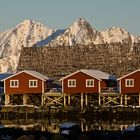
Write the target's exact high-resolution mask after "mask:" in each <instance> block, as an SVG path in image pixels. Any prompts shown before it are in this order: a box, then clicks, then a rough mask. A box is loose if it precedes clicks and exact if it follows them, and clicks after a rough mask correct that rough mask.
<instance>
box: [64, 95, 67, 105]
mask: <svg viewBox="0 0 140 140" xmlns="http://www.w3.org/2000/svg"><path fill="white" fill-rule="evenodd" d="M63 98H64V107H66V106H67V105H66V95H65V94H64V95H63Z"/></svg>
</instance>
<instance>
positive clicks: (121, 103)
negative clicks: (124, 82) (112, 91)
mask: <svg viewBox="0 0 140 140" xmlns="http://www.w3.org/2000/svg"><path fill="white" fill-rule="evenodd" d="M120 105H123V95H122V94H121V95H120Z"/></svg>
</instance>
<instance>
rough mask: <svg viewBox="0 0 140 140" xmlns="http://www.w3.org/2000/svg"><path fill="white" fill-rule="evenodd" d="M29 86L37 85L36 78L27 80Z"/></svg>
mask: <svg viewBox="0 0 140 140" xmlns="http://www.w3.org/2000/svg"><path fill="white" fill-rule="evenodd" d="M29 87H37V80H29Z"/></svg>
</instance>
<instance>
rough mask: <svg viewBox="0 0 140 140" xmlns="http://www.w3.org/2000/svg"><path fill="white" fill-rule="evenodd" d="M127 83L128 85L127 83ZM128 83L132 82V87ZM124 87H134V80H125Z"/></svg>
mask: <svg viewBox="0 0 140 140" xmlns="http://www.w3.org/2000/svg"><path fill="white" fill-rule="evenodd" d="M128 81H129V85H128V84H127V82H128ZM130 81H132V85H130V83H131V82H130ZM125 87H134V79H125Z"/></svg>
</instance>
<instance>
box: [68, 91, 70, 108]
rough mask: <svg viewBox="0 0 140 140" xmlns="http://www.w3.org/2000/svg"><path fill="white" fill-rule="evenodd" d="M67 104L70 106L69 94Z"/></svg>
mask: <svg viewBox="0 0 140 140" xmlns="http://www.w3.org/2000/svg"><path fill="white" fill-rule="evenodd" d="M68 105H69V106H70V94H69V95H68Z"/></svg>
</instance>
